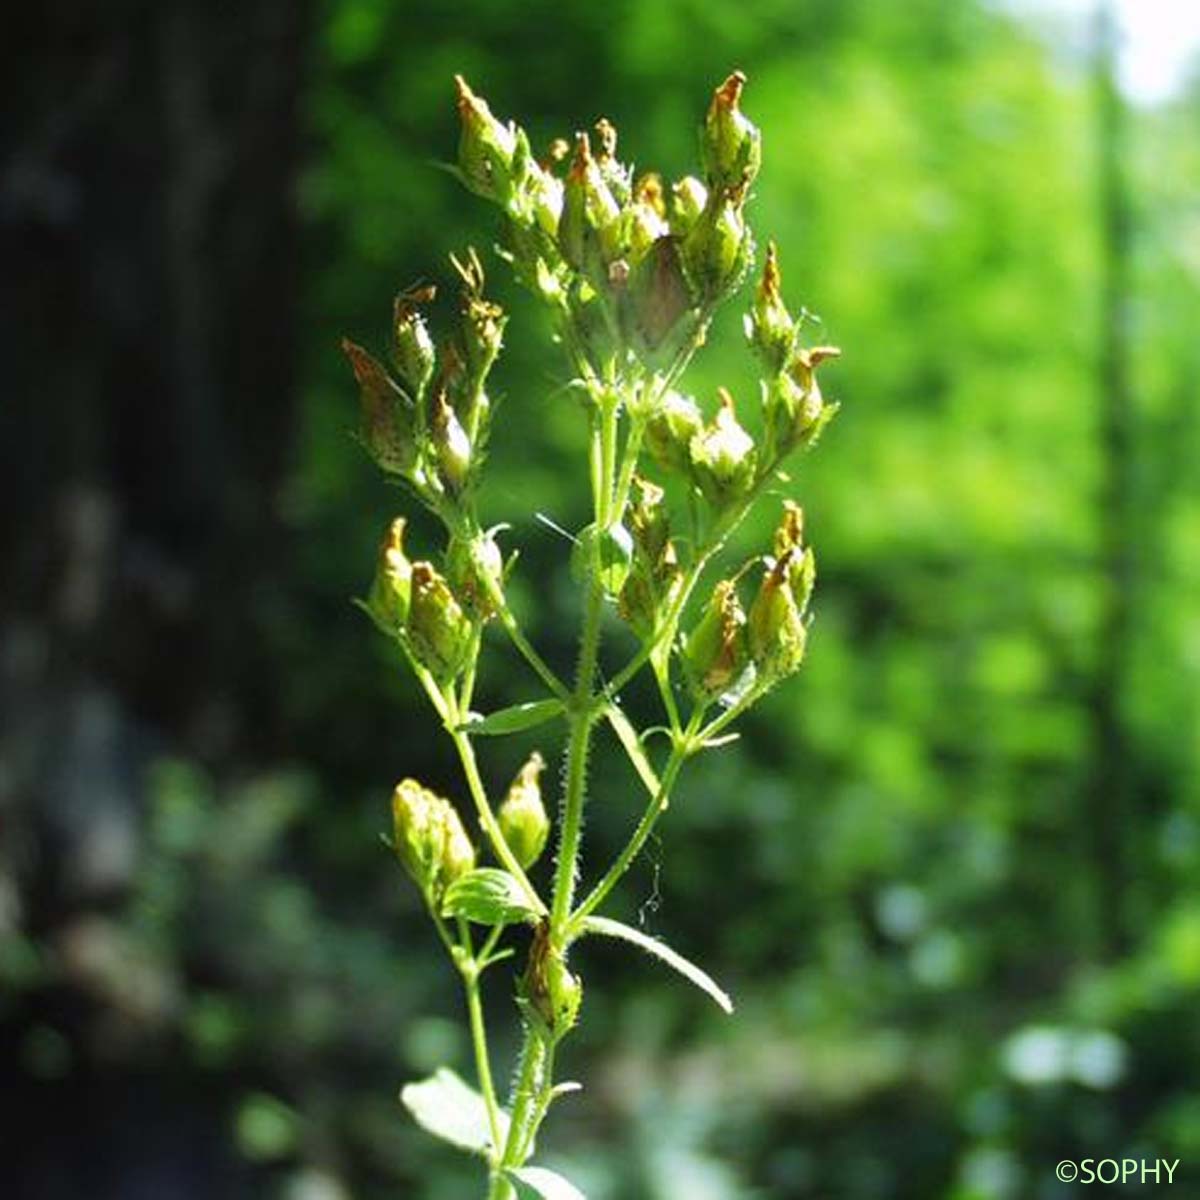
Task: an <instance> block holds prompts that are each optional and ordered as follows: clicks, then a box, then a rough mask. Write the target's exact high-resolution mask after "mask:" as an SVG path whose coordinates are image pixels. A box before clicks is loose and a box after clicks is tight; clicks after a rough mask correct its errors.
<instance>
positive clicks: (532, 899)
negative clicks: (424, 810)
mask: <svg viewBox="0 0 1200 1200" xmlns="http://www.w3.org/2000/svg"><path fill="white" fill-rule="evenodd" d="M452 715H453V716H454V717H456V718H457V716H458V714H452ZM457 724H458V721H457V720H455V721H454V722H453V723H451V722H447V726H446V727H447V729H448V730H449V731H450V738H451V740H452V741H453V742H454V747H455V749H456V750H457V751H458V757H459V759H460V761H461V762H462V769H463V775H464V776H465V777H466V780H467V788H468V790H469V791H470V793H471V799H472V800H473V801H474V802H475V811H476V812H477V813H478V814H479V823H480V825H482V826H483V831H484V833H486V834H487V838H488V842H489V843H490V845H491V847H492V853H493V854H495V856H496V857H497V858H498V859H499V860H500V862H501V863H502V864H503V865H504V868H505V870H506V871H508V873H509V874H510V875H512V877H513V878H514V879H515V880H516V881H517V883H518V884H519V885H520V888H521V890H522V891H523V892H524V893H525V896H526V898H527V899H528V900H529V903H530V904H531V905H532V906H533V908H534V909H535V911H537V912H539V913H544V912H545V911H546V906H545V904H543V903H542V898H541V897H540V896H539V895H538V894H537V889H536V888H535V887H534V886H533V884H532V883H530V882H529V876H528V875H526V874H525V871H524V869H523V868H522V866H521V864H520V863H519V862H517V859H516V856H515V855H514V854H513V852H512V851H511V850H510V849H509V847H508V843H507V842H506V841H505V840H504V834H503V833H502V832H501V831H500V823H499V822H498V821H497V820H496V814H495V813H494V812H493V811H492V806H491V803H490V802H489V800H488V797H487V790H486V789H485V788H484V786H483V780H482V779H481V778H480V775H479V764H478V763H477V762H476V761H475V749H474V747H473V746H472V745H471V739H470V738H469V737H468V736H467V735H466V734H465V733H463V732H462V731H461V730H460V729H458V728H457Z"/></svg>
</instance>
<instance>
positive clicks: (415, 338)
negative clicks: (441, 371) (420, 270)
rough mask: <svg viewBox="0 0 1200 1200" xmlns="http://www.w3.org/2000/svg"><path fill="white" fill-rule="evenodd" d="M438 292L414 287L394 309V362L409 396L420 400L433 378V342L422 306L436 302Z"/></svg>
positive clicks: (396, 303)
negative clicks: (422, 312) (435, 297)
mask: <svg viewBox="0 0 1200 1200" xmlns="http://www.w3.org/2000/svg"><path fill="white" fill-rule="evenodd" d="M436 294H437V289H436V288H434V287H432V286H429V287H421V288H410V289H409V290H408V291H406V292H401V294H400V295H399V296H397V297H396V302H395V305H394V306H393V308H392V363H393V364H394V365H395V368H396V373H397V374H398V375H399V376H400V381H401V382H402V383H403V384H404V386H405V387H406V388H408V391H409V394H410V395H411V396H412V397H413V398H414V399H417V400H419V399H420V397H421V394H422V393H423V392H424V391H425V388H426V386H427V385H428V383H429V380H430V378H431V377H432V375H433V365H434V357H435V356H434V349H433V339H432V338H431V337H430V336H429V330H428V329H427V328H426V325H425V319H424V317H422V316H421V310H420V306H421V305H422V304H429V303H431V302H432V300H433V298H434V296H435V295H436Z"/></svg>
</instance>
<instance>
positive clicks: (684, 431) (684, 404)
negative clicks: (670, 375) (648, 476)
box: [644, 391, 704, 471]
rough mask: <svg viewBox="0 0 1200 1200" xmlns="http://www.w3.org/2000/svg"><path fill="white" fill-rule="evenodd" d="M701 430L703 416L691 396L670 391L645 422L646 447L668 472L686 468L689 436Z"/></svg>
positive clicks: (687, 466) (689, 461)
mask: <svg viewBox="0 0 1200 1200" xmlns="http://www.w3.org/2000/svg"><path fill="white" fill-rule="evenodd" d="M703 429H704V418H703V417H702V416H701V415H700V409H699V408H697V407H696V402H695V400H693V399H692V398H691V397H690V396H685V395H683V394H682V393H681V392H676V391H669V392H667V394H666V395H665V396H664V397H663V400H662V404H661V405H660V407H659V409H658V411H657V412H656V413H655V414H654V415H653V416H652V417H651V418H650V420H649V421H648V422H647V423H646V432H645V435H644V440H645V444H646V449H647V450H648V451H649V452H650V456H651V457H652V458H653V459H654V461H655V462H656V463H658V465H659V466H660V467H662V468H663V469H664V470H667V471H689V470H690V469H691V453H690V450H689V447H690V446H691V442H692V439H693V438H694V437H695V436H696V435H697V434H699V433H700V432H701V431H702V430H703Z"/></svg>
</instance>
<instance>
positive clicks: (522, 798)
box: [496, 750, 550, 868]
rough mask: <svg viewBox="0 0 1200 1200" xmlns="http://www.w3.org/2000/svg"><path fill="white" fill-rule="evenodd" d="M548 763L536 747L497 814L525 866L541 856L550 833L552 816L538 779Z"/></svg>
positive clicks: (514, 850)
mask: <svg viewBox="0 0 1200 1200" xmlns="http://www.w3.org/2000/svg"><path fill="white" fill-rule="evenodd" d="M545 767H546V762H545V760H544V759H543V758H542V756H541V755H540V754H538V752H537V751H536V750H535V751H534V752H533V753H532V754H531V755H530V756H529V759H528V761H527V762H526V763H525V765H524V766H523V767H522V768H521V769H520V771H518V772H517V777H516V779H514V780H513V781H512V784H511V786H510V787H509V789H508V795H507V796H505V798H504V803H503V804H501V805H500V811H499V812H498V813H497V814H496V816H497V819H498V820H499V822H500V832H501V833H503V834H504V840H505V841H506V842H507V843H508V848H509V849H510V850H511V851H512V852H513V855H514V856H515V857H516V860H517V862H519V863H520V864H521V866H522V867H523V868H528V867H531V866H533V864H534V863H535V862H537V860H538V859H539V858H540V857H541V855H542V851H543V850H544V849H545V848H546V838H547V837H548V836H549V834H550V818H549V817H548V816H547V815H546V806H545V805H544V804H543V803H542V789H541V786H540V785H539V783H538V777H539V776H540V775H541V773H542V771H543V770H545Z"/></svg>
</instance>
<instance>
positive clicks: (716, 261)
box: [683, 188, 754, 304]
mask: <svg viewBox="0 0 1200 1200" xmlns="http://www.w3.org/2000/svg"><path fill="white" fill-rule="evenodd" d="M743 199H744V193H743V192H741V191H740V190H739V189H737V188H730V189H727V190H714V191H712V192H710V193H709V196H708V203H707V204H706V205H705V206H704V211H703V212H702V213H701V214H700V217H699V219H698V220H697V221H696V223H695V224H694V225H693V226H692V228H691V229H690V230H689V232H688V234H687V236H686V237H685V238H684V240H683V265H684V267H685V268H686V270H687V273H688V278H689V279H690V280H691V284H692V288H693V290H694V292H695V294H696V295H697V296H698V297H699V299H700V300H702V301H703V302H704V303H706V304H712V303H714V302H715V301H717V300H719V299H721V297H722V296H725V295H727V294H728V293H729V292H730V291H732V290H733V289H734V288H735V287H737V285H738V283H740V282H741V279H742V276H743V275H744V274H745V272H746V269H747V267H748V266H749V264H750V259H751V256H752V254H753V246H754V241H753V238H751V236H750V231H749V230H748V229H747V228H746V219H745V217H744V216H743V214H742V203H743Z"/></svg>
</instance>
